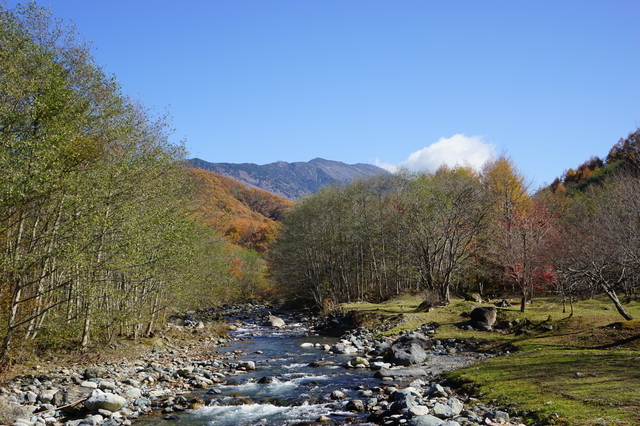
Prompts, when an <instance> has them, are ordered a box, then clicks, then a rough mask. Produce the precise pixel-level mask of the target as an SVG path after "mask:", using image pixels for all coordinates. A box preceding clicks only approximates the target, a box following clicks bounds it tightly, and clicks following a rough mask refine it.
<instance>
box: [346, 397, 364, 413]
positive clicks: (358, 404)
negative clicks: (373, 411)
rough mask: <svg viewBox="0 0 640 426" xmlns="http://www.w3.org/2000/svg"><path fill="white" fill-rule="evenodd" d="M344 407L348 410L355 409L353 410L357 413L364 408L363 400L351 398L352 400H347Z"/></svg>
mask: <svg viewBox="0 0 640 426" xmlns="http://www.w3.org/2000/svg"><path fill="white" fill-rule="evenodd" d="M346 409H347V410H348V411H355V412H358V413H362V412H364V410H365V407H364V402H362V401H361V400H359V399H353V400H351V401H349V402H347V405H346Z"/></svg>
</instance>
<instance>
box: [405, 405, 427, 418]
mask: <svg viewBox="0 0 640 426" xmlns="http://www.w3.org/2000/svg"><path fill="white" fill-rule="evenodd" d="M427 414H431V410H429V407H427V406H426V405H414V406H413V407H411V408H409V415H411V417H417V416H426V415H427Z"/></svg>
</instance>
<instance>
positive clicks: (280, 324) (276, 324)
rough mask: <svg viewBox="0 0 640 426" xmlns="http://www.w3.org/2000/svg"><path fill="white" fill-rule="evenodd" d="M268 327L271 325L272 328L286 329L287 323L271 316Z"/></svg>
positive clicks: (268, 319)
mask: <svg viewBox="0 0 640 426" xmlns="http://www.w3.org/2000/svg"><path fill="white" fill-rule="evenodd" d="M266 325H269V326H271V327H284V326H285V322H284V320H283V319H282V318H279V317H276V316H274V315H269V318H267V323H266Z"/></svg>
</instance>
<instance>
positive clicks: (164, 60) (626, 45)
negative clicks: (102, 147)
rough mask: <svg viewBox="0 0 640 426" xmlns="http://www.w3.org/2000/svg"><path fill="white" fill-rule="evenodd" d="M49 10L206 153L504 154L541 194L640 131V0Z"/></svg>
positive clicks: (128, 2)
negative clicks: (542, 189) (569, 170)
mask: <svg viewBox="0 0 640 426" xmlns="http://www.w3.org/2000/svg"><path fill="white" fill-rule="evenodd" d="M15 3H16V2H15V1H8V5H9V7H12V6H13V5H15ZM38 3H39V4H40V5H44V6H46V5H49V6H50V8H51V10H52V12H53V14H54V16H56V17H58V18H62V19H64V20H67V21H69V20H70V21H73V23H74V24H75V25H76V28H77V31H78V33H79V34H80V35H81V36H82V37H83V38H84V39H86V40H91V41H92V43H93V47H94V52H93V53H94V57H95V58H96V61H97V63H98V64H100V65H102V66H103V67H104V69H105V71H106V72H108V73H110V74H115V75H116V76H117V77H118V79H119V81H120V83H121V84H122V87H123V91H124V92H125V93H126V94H129V95H131V96H132V97H134V98H137V99H139V100H141V101H142V103H144V104H145V105H146V106H148V107H151V108H153V109H155V110H156V111H159V112H164V111H165V110H167V111H168V112H169V114H170V115H171V116H172V120H171V122H172V125H173V127H174V128H175V132H174V134H173V136H172V140H173V141H175V142H178V141H180V140H186V146H187V148H188V150H189V152H190V157H199V158H201V159H204V160H206V161H210V162H231V163H243V162H249V163H257V164H266V163H270V162H274V161H279V160H282V161H289V162H293V161H308V160H311V159H313V158H315V157H322V158H326V159H330V160H337V161H343V162H345V163H349V164H352V163H371V164H380V165H385V166H386V167H389V168H393V167H396V166H399V165H403V166H407V167H410V168H414V169H431V168H433V167H437V165H438V164H440V163H441V162H442V161H448V162H449V163H455V162H457V161H464V160H466V161H468V162H470V163H471V164H479V163H481V162H482V161H484V160H485V159H486V158H487V157H488V156H490V155H499V154H505V155H507V156H509V157H511V158H512V159H513V160H514V162H515V163H516V165H517V166H518V168H519V169H520V170H521V171H522V172H523V173H524V174H525V175H526V176H527V178H528V179H529V180H530V181H531V182H532V186H533V187H538V186H540V185H542V184H544V183H545V182H547V183H550V182H551V181H552V180H553V179H554V178H555V177H557V176H560V175H561V174H562V173H563V171H564V170H566V169H567V168H570V167H576V166H578V165H579V164H580V163H582V162H583V161H585V160H587V159H588V158H589V157H591V156H592V155H598V156H601V157H604V156H606V154H607V152H608V150H609V148H610V147H611V146H612V145H613V144H614V143H615V142H617V141H618V139H620V138H622V137H626V136H627V135H628V134H629V133H630V132H633V131H635V130H636V128H637V126H639V125H640V74H639V71H638V70H640V27H639V26H638V25H637V20H638V17H639V16H640V2H638V1H637V0H612V1H608V0H600V1H591V0H573V1H565V0H535V1H534V0H510V1H498V0H486V1H477V0H466V1H461V0H447V1H440V0H438V1H436V0H421V1H413V0H406V1H403V0H397V1H391V0H387V1H376V0H368V1H359V0H295V1H288V0H225V1H217V0H181V1H180V2H178V1H176V0H173V1H168V0H154V1H147V0H109V1H98V0H44V1H41V2H38Z"/></svg>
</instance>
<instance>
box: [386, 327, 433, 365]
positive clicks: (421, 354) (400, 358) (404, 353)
mask: <svg viewBox="0 0 640 426" xmlns="http://www.w3.org/2000/svg"><path fill="white" fill-rule="evenodd" d="M432 347H433V341H432V340H431V339H429V338H428V337H427V336H425V335H424V334H420V333H412V334H407V335H404V336H400V337H399V338H397V339H396V340H394V342H393V343H392V344H391V347H390V348H389V350H388V351H387V354H386V360H387V361H388V362H392V363H394V364H397V365H414V364H420V363H422V362H424V361H425V360H426V359H427V352H426V351H427V350H428V349H431V348H432Z"/></svg>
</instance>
